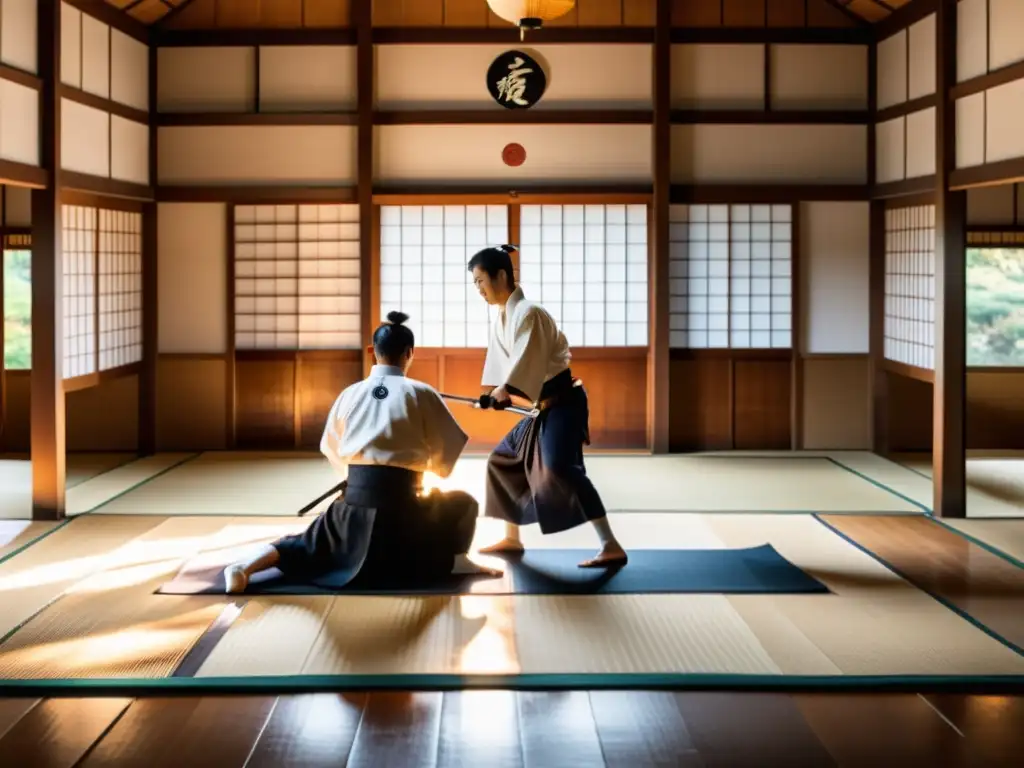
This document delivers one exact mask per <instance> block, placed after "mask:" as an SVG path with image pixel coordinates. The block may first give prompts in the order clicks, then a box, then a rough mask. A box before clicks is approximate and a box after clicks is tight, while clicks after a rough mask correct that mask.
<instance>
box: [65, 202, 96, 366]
mask: <svg viewBox="0 0 1024 768" xmlns="http://www.w3.org/2000/svg"><path fill="white" fill-rule="evenodd" d="M96 214H97V211H96V209H95V208H84V207H82V206H78V205H65V206H63V207H62V216H63V232H62V237H63V253H62V261H63V264H64V277H63V280H64V291H63V293H64V378H65V379H70V378H74V377H75V376H85V375H86V374H90V373H95V372H96V219H97V215H96Z"/></svg>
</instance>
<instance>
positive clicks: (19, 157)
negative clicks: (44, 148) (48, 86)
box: [0, 80, 40, 165]
mask: <svg viewBox="0 0 1024 768" xmlns="http://www.w3.org/2000/svg"><path fill="white" fill-rule="evenodd" d="M39 104H40V99H39V93H38V92H37V91H35V90H33V89H32V88H27V87H25V86H24V85H19V84H18V83H14V82H11V81H10V80H0V157H3V159H5V160H14V161H15V162H19V163H25V164H26V165H39Z"/></svg>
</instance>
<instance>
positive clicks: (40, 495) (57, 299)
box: [31, 0, 65, 520]
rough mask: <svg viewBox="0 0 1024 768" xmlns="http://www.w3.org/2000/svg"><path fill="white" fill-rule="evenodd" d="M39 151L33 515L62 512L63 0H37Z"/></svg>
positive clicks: (54, 515) (35, 216)
mask: <svg viewBox="0 0 1024 768" xmlns="http://www.w3.org/2000/svg"><path fill="white" fill-rule="evenodd" d="M36 8H37V25H38V26H37V32H38V48H37V50H38V51H39V77H40V80H41V81H42V88H41V89H40V93H39V157H40V161H41V163H40V164H41V166H42V167H43V169H45V170H46V172H47V174H48V184H47V186H46V187H45V188H44V189H34V190H32V373H31V398H32V405H31V423H32V430H31V440H32V449H31V450H32V454H31V455H32V519H33V520H59V519H61V518H63V517H64V461H65V457H64V438H65V432H64V371H63V362H64V361H63V346H64V345H63V338H64V328H63V319H64V311H63V310H64V307H63V304H64V302H63V298H62V297H63V285H62V282H63V280H62V277H63V267H62V257H61V210H60V96H59V94H58V83H59V81H60V11H61V4H60V0H39V2H38V4H37V6H36Z"/></svg>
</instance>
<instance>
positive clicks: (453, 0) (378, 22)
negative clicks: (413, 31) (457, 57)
mask: <svg viewBox="0 0 1024 768" xmlns="http://www.w3.org/2000/svg"><path fill="white" fill-rule="evenodd" d="M654 7H655V0H577V3H576V6H575V7H574V8H573V9H572V10H570V11H569V12H568V13H566V14H565V15H564V16H561V17H559V18H557V19H553V20H551V21H549V22H545V26H551V27H576V26H579V27H605V26H653V24H654ZM508 23H509V22H507V21H505V20H503V19H501V18H500V17H498V16H496V15H495V14H494V13H493V12H491V11H490V9H489V8H488V7H487V2H486V0H373V25H374V26H375V27H418V26H426V27H441V26H446V27H484V26H490V27H494V26H498V27H500V26H507V25H508Z"/></svg>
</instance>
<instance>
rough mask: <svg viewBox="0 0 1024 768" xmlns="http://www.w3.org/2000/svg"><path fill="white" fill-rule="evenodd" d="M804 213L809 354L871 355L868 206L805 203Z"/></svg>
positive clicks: (803, 268)
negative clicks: (869, 352)
mask: <svg viewBox="0 0 1024 768" xmlns="http://www.w3.org/2000/svg"><path fill="white" fill-rule="evenodd" d="M800 210H801V214H800V235H801V236H800V244H801V245H800V262H801V270H800V272H801V285H802V290H801V299H802V302H801V303H802V307H803V317H804V328H803V331H804V350H803V351H804V352H807V353H810V354H837V353H848V354H860V353H867V352H868V343H869V319H870V318H869V307H870V300H869V294H868V267H869V264H870V261H871V260H870V246H871V238H870V214H869V210H870V207H869V204H868V203H803V204H802V205H801V208H800Z"/></svg>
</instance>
